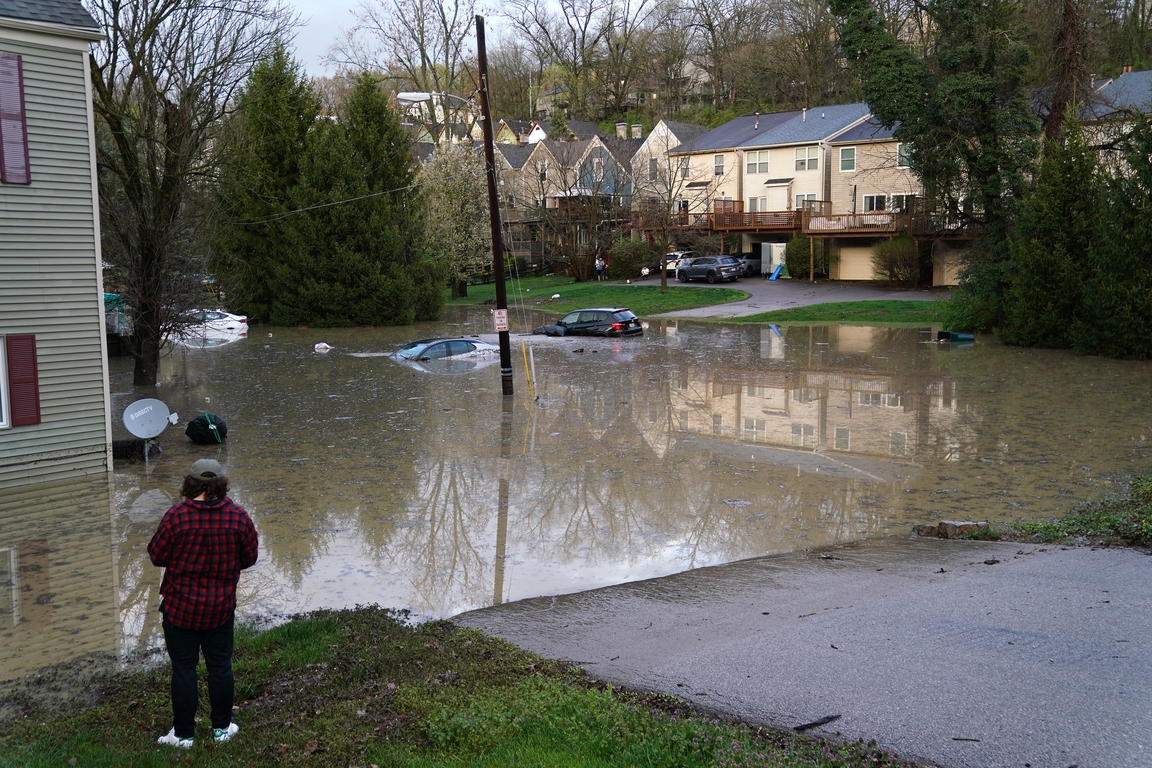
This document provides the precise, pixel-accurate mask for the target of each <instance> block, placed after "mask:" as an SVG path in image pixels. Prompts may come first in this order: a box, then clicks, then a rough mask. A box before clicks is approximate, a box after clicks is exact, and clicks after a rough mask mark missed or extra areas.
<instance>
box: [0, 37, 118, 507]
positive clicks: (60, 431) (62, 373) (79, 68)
mask: <svg viewBox="0 0 1152 768" xmlns="http://www.w3.org/2000/svg"><path fill="white" fill-rule="evenodd" d="M0 51H4V52H6V53H15V54H19V55H20V56H22V58H23V68H24V100H25V112H26V115H27V123H28V143H29V160H30V167H31V175H32V183H31V185H19V184H2V185H0V336H4V335H7V334H35V336H36V356H37V367H38V371H39V386H40V413H41V423H40V424H37V425H33V426H22V427H11V428H6V429H0V489H3V488H8V487H12V486H15V485H22V484H28V483H39V482H48V481H53V480H59V479H63V478H70V477H79V476H84V475H91V474H97V473H102V472H106V471H108V469H109V459H110V456H109V442H110V437H111V427H110V421H109V413H108V405H107V403H108V397H107V363H106V358H105V355H104V351H103V345H104V333H103V298H102V290H103V287H102V285H101V278H100V264H99V255H100V251H99V243H98V241H97V232H98V230H97V226H96V223H95V222H96V216H97V206H96V204H95V202H94V199H93V197H94V184H93V178H92V174H93V163H92V155H91V151H92V150H91V147H92V144H91V143H90V141H91V138H92V137H91V135H90V126H91V109H90V103H91V100H90V99H89V97H88V91H87V86H88V43H87V42H86V41H85V40H82V39H76V38H69V37H57V36H55V35H49V34H42V33H39V32H31V31H23V30H18V29H8V28H5V27H4V21H3V20H2V19H0Z"/></svg>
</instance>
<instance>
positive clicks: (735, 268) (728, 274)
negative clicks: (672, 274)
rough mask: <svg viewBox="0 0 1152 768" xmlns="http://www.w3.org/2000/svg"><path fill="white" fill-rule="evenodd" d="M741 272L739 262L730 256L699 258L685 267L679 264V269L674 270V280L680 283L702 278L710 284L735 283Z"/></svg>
mask: <svg viewBox="0 0 1152 768" xmlns="http://www.w3.org/2000/svg"><path fill="white" fill-rule="evenodd" d="M741 271H742V267H741V266H740V262H739V261H737V260H736V259H734V258H732V257H731V256H701V257H700V258H698V259H692V261H691V262H689V263H688V265H687V266H684V265H683V264H681V266H680V268H679V269H677V270H676V279H677V280H679V281H680V282H682V283H686V282H688V281H689V280H695V279H698V278H703V279H705V280H707V281H708V282H710V283H715V282H717V281H719V280H731V281H732V282H736V281H737V280H739V279H740V274H741Z"/></svg>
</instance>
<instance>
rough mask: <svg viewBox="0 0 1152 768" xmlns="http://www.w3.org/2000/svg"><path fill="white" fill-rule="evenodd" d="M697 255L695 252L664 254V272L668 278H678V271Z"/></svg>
mask: <svg viewBox="0 0 1152 768" xmlns="http://www.w3.org/2000/svg"><path fill="white" fill-rule="evenodd" d="M695 255H696V254H695V253H694V252H693V251H670V252H668V253H666V254H664V272H665V273H666V274H667V275H668V277H676V270H677V269H679V268H680V265H681V264H683V263H685V262H686V261H691V259H692V257H694V256H695Z"/></svg>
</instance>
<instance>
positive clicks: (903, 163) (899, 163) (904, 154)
mask: <svg viewBox="0 0 1152 768" xmlns="http://www.w3.org/2000/svg"><path fill="white" fill-rule="evenodd" d="M896 167H897V168H911V167H912V147H910V146H908V145H907V144H897V145H896Z"/></svg>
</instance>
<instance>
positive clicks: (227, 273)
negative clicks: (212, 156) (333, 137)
mask: <svg viewBox="0 0 1152 768" xmlns="http://www.w3.org/2000/svg"><path fill="white" fill-rule="evenodd" d="M319 112H320V100H319V97H318V95H317V94H316V92H315V90H314V89H313V88H312V85H311V83H310V82H309V81H308V79H307V77H306V76H305V74H304V72H303V70H302V68H301V66H300V64H299V63H298V62H296V61H295V60H294V59H292V57H291V55H290V54H289V53H288V51H287V49H286V48H285V47H284V44H283V43H278V44H277V45H276V46H275V48H274V49H273V51H272V54H271V55H270V56H269V57H268V58H266V59H264V60H263V61H261V62H260V63H259V64H257V65H256V67H255V68H254V69H253V71H252V74H251V75H250V76H249V78H248V81H247V83H246V84H245V85H244V88H243V89H242V90H241V91H240V93H239V94H238V95H237V97H236V108H235V111H234V112H233V114H232V115H230V116H229V118H228V119H227V121H226V122H225V124H224V127H223V131H222V137H221V149H222V152H221V166H220V175H219V177H218V180H217V186H216V192H217V193H216V199H217V204H218V205H219V207H220V209H221V212H222V213H223V216H222V217H221V223H220V226H218V227H217V248H216V256H215V267H214V268H215V270H216V273H217V278H218V280H219V282H220V283H221V285H223V286H224V287H225V290H226V291H227V293H228V295H229V305H230V306H231V307H233V308H234V309H237V310H239V311H241V312H244V313H245V314H247V315H248V316H249V317H250V318H252V319H255V320H268V319H269V317H270V316H271V311H272V293H271V291H272V284H271V282H270V281H269V280H268V276H269V275H270V274H271V271H272V266H273V265H274V264H275V261H276V258H277V255H278V254H279V253H280V252H282V250H283V248H284V247H285V244H286V240H285V237H286V232H287V230H288V228H289V224H288V222H287V221H286V219H284V218H277V217H282V216H283V215H284V214H285V213H286V212H287V211H288V210H289V209H290V207H291V205H290V198H291V191H292V189H293V188H294V187H295V185H296V183H297V181H298V179H299V176H300V164H301V162H302V160H303V156H304V154H305V152H306V151H307V148H308V132H309V131H310V130H311V128H312V126H313V125H314V124H315V122H316V117H317V115H318V114H319Z"/></svg>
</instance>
